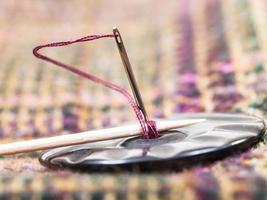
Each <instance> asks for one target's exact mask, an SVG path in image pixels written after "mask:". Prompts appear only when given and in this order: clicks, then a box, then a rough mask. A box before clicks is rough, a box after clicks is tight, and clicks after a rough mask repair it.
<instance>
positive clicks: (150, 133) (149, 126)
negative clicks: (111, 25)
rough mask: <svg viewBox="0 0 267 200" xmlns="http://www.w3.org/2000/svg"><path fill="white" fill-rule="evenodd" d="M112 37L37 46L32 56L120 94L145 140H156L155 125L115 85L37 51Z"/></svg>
mask: <svg viewBox="0 0 267 200" xmlns="http://www.w3.org/2000/svg"><path fill="white" fill-rule="evenodd" d="M112 37H114V35H113V34H107V35H90V36H85V37H82V38H80V39H77V40H73V41H65V42H53V43H49V44H45V45H39V46H37V47H35V48H34V49H33V54H34V56H36V57H37V58H39V59H42V60H45V61H47V62H50V63H52V64H54V65H57V66H59V67H62V68H64V69H66V70H69V71H71V72H73V73H75V74H77V75H79V76H82V77H84V78H86V79H89V80H91V81H94V82H96V83H100V84H102V85H104V86H105V87H108V88H110V89H112V90H115V91H117V92H119V93H121V94H122V95H123V96H124V97H125V98H126V99H127V101H128V103H129V104H130V105H131V107H132V108H133V110H134V112H135V115H136V117H137V119H138V121H139V123H140V125H141V128H142V132H143V136H144V137H145V138H147V139H149V138H156V137H158V132H157V129H156V123H155V122H154V121H150V120H148V121H146V120H145V119H144V116H143V115H142V113H141V111H140V108H139V107H138V105H137V104H136V102H135V100H134V99H133V97H132V96H131V95H130V94H129V93H128V92H127V91H126V90H125V89H124V88H122V87H120V86H118V85H116V84H113V83H111V82H109V81H106V80H103V79H100V78H98V77H96V76H94V75H92V74H90V73H87V72H84V71H82V70H80V69H78V68H76V67H75V66H72V65H68V64H64V63H62V62H60V61H57V60H55V59H52V58H50V57H48V56H45V55H43V54H41V53H39V52H38V51H39V50H40V49H43V48H47V47H49V48H51V47H60V46H66V45H70V44H74V43H79V42H86V41H91V40H96V39H100V38H112Z"/></svg>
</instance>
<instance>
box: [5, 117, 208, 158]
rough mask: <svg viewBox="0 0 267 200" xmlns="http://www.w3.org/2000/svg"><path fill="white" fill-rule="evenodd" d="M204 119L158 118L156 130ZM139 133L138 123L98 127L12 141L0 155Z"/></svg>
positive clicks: (185, 124)
mask: <svg viewBox="0 0 267 200" xmlns="http://www.w3.org/2000/svg"><path fill="white" fill-rule="evenodd" d="M204 120H205V119H192V120H159V121H157V129H158V131H160V132H162V131H166V130H170V129H174V128H179V127H183V126H188V125H193V124H196V123H200V122H203V121H204ZM138 135H141V128H140V125H139V124H133V125H127V126H120V127H114V128H107V129H98V130H92V131H85V132H81V133H74V134H69V135H61V136H54V137H48V138H40V139H33V140H26V141H19V142H13V143H8V144H2V145H0V155H10V154H16V153H25V152H31V151H37V150H45V149H51V148H55V147H63V146H71V145H76V144H84V143H90V142H98V141H104V140H111V139H118V138H125V137H131V136H138Z"/></svg>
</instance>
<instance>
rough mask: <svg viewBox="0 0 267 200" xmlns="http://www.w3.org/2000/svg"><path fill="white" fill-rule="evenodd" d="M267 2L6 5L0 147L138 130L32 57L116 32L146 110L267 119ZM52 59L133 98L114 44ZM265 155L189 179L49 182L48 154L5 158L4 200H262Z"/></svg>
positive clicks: (101, 97)
mask: <svg viewBox="0 0 267 200" xmlns="http://www.w3.org/2000/svg"><path fill="white" fill-rule="evenodd" d="M266 9H267V2H266V1H263V0H257V1H254V0H220V1H219V0H199V1H193V0H191V1H190V0H169V1H158V0H156V1H142V0H135V1H118V0H114V1H104V0H99V1H87V0H77V1H63V0H60V1H41V0H24V1H15V0H10V1H1V2H0V27H1V28H0V49H1V54H0V61H1V62H0V138H1V140H0V143H7V142H9V141H18V140H23V139H30V138H38V137H44V136H53V135H60V134H69V133H73V132H79V131H83V130H90V129H94V128H100V127H110V126H115V125H118V124H120V123H123V122H126V121H133V120H135V117H134V113H133V112H132V110H131V108H130V107H129V106H128V105H127V102H126V101H125V100H124V99H123V98H122V97H121V96H120V95H118V94H116V93H114V92H112V91H109V90H107V89H106V88H103V87H102V86H99V85H96V84H94V83H92V82H89V81H87V80H84V79H82V78H80V77H78V76H76V75H73V74H70V73H69V72H66V71H64V70H63V69H59V68H57V67H55V66H53V65H51V64H47V63H44V62H42V61H40V60H37V59H36V58H34V57H33V56H32V53H31V52H32V49H33V48H34V47H35V46H37V45H39V44H42V43H48V42H50V41H63V40H69V39H75V38H79V37H81V36H84V35H90V34H109V33H112V27H113V26H118V27H119V29H120V31H121V33H122V35H123V39H124V42H125V45H126V48H127V51H128V53H129V56H130V60H131V63H132V66H133V68H134V71H135V74H136V78H137V81H138V84H139V86H140V88H142V91H141V92H142V94H143V95H142V96H143V98H144V101H145V104H146V106H147V110H148V113H149V115H150V116H153V117H169V116H172V115H173V114H175V113H180V112H202V111H207V112H211V111H216V112H243V113H247V114H253V115H256V116H259V117H261V118H265V119H266V117H267V34H266V30H267V20H266V19H267V13H266ZM46 53H47V54H48V55H51V56H53V57H55V58H58V59H60V60H62V61H64V62H66V63H70V64H72V65H75V66H78V67H81V68H83V69H84V70H87V71H90V72H91V73H94V74H96V75H98V76H100V77H104V78H106V79H108V80H110V81H112V82H115V83H117V84H120V85H122V86H124V87H126V89H128V90H129V86H128V81H127V78H126V76H125V72H124V71H123V70H124V69H123V66H122V64H121V61H120V57H119V54H118V52H117V49H116V44H115V41H113V40H112V39H108V40H101V41H96V42H91V43H88V44H79V45H73V46H71V47H67V48H59V49H51V50H47V51H46ZM266 151H267V147H266V145H265V144H264V142H261V143H260V144H259V145H258V146H257V147H255V148H252V149H250V150H248V151H247V152H245V153H242V154H238V155H235V156H231V157H228V158H226V159H224V160H220V161H217V162H215V163H211V164H209V165H201V163H200V165H199V166H194V167H193V168H190V169H185V170H184V171H182V172H181V171H179V172H176V171H175V169H170V172H169V173H164V174H162V173H153V174H139V173H134V174H131V175H129V174H128V173H125V172H123V173H119V174H97V173H94V174H88V173H78V172H75V173H74V172H71V171H67V170H66V171H52V170H49V169H46V168H44V167H42V166H41V165H40V164H39V162H38V156H39V155H40V153H41V152H35V153H28V154H23V155H15V156H5V157H0V199H53V198H54V199H105V200H111V199H116V198H118V199H129V200H134V199H149V200H150V199H151V200H152V199H153V200H154V199H155V200H156V199H173V200H177V199H188V200H190V199H203V200H209V199H211V200H212V199H267V189H266V188H267V167H266V161H267V153H266Z"/></svg>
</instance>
